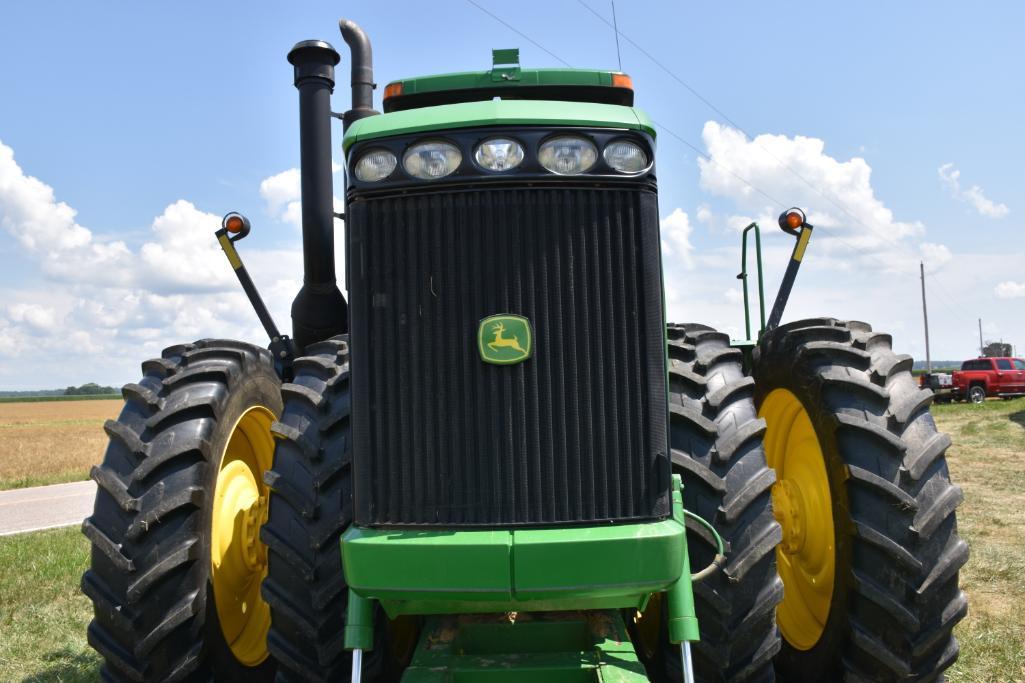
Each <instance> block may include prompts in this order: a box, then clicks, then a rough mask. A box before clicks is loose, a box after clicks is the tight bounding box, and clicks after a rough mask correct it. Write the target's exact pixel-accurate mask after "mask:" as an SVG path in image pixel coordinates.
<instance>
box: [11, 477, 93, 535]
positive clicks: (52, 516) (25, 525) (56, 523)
mask: <svg viewBox="0 0 1025 683" xmlns="http://www.w3.org/2000/svg"><path fill="white" fill-rule="evenodd" d="M95 497H96V484H95V483H93V482H92V481H76V482H72V483H70V484H54V485H53V486H34V487H32V488H30V489H15V490H13V491H0V536H9V535H10V534H20V533H23V532H26V531H39V530H41V529H54V528H56V527H61V526H72V525H74V524H81V523H82V520H83V519H85V518H86V517H88V516H89V515H91V514H92V513H93V499H94V498H95Z"/></svg>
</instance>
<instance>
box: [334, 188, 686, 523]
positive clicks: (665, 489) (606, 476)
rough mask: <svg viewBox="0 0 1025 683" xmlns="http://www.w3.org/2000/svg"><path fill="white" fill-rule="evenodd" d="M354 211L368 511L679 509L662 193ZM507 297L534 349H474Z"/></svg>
mask: <svg viewBox="0 0 1025 683" xmlns="http://www.w3.org/2000/svg"><path fill="white" fill-rule="evenodd" d="M347 218H348V226H347V230H348V234H349V286H350V315H351V348H352V367H353V422H354V463H353V466H354V473H355V482H356V483H355V519H356V522H357V524H360V525H363V526H378V525H397V526H403V525H431V526H443V527H454V526H542V525H552V524H568V523H587V522H599V521H608V520H613V521H620V520H638V519H651V518H657V517H663V516H665V515H667V514H668V513H669V462H668V458H667V455H666V452H667V443H666V442H667V437H666V409H665V370H664V343H663V329H664V328H663V315H662V286H661V266H660V257H659V243H658V214H657V205H656V199H655V193H654V192H652V191H650V190H642V189H540V188H538V189H490V190H473V189H467V190H464V191H459V190H452V191H447V192H443V193H436V194H424V195H411V196H402V197H387V198H369V199H359V198H357V199H353V200H352V201H351V202H350V204H349V207H348V217H347ZM502 313H510V314H517V315H522V316H525V317H526V318H528V319H529V320H530V322H531V324H532V326H533V333H534V351H533V356H532V357H531V358H529V359H528V360H526V361H524V362H522V363H519V364H516V365H508V366H496V365H490V364H487V363H485V362H483V361H482V360H481V358H480V355H479V352H478V349H477V328H478V325H479V322H480V320H481V319H483V318H485V317H487V316H489V315H494V314H502Z"/></svg>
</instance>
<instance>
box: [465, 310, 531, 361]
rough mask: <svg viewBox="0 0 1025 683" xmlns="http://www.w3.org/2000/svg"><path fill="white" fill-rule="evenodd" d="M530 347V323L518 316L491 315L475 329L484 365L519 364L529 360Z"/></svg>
mask: <svg viewBox="0 0 1025 683" xmlns="http://www.w3.org/2000/svg"><path fill="white" fill-rule="evenodd" d="M532 345H533V339H532V335H531V330H530V321H529V320H527V319H526V318H524V317H522V316H519V315H492V316H489V317H487V318H484V320H481V321H480V326H479V327H478V328H477V348H478V349H479V350H480V357H481V359H483V360H484V362H485V363H494V364H495V365H512V364H513V363H519V362H521V361H524V360H526V359H527V358H530V353H531V350H532V348H531V347H532Z"/></svg>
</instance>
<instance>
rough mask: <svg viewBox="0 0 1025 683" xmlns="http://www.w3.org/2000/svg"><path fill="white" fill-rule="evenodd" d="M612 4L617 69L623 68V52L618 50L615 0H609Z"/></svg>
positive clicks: (617, 23)
mask: <svg viewBox="0 0 1025 683" xmlns="http://www.w3.org/2000/svg"><path fill="white" fill-rule="evenodd" d="M609 2H610V4H611V5H612V31H613V33H615V34H616V61H617V62H619V70H620V71H622V70H623V54H622V53H621V52H620V51H619V22H618V21H616V0H609Z"/></svg>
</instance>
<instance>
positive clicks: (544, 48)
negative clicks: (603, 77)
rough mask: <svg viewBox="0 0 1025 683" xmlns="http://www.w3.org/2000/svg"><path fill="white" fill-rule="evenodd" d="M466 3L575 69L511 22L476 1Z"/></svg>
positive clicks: (469, 0)
mask: <svg viewBox="0 0 1025 683" xmlns="http://www.w3.org/2000/svg"><path fill="white" fill-rule="evenodd" d="M466 1H467V2H468V3H470V4H471V5H473V6H474V7H476V8H477V9H479V10H480V11H481V12H483V13H484V14H486V15H488V16H489V17H491V18H492V19H494V20H495V21H497V22H498V23H500V24H501V25H502V26H505V27H506V28H507V29H509V30H510V31H512V32H513V33H515V34H516V35H518V36H519V37H520V38H523V39H524V40H526V41H527V42H529V43H530V44H531V45H533V46H534V47H536V48H537V49H539V50H541V51H542V52H545V53H547V54H548V56H550V57H552V58H553V59H554V60H555V61H557V62H559V63H560V64H562V65H563V66H566V67H569V68H571V69H572V68H573V67H571V66H570V64H569V62H567V61H566V60H565V59H563V58H562V57H560V56H559V55H557V54H555V53H554V52H552V51H551V50H549V49H548V48H546V47H545V46H544V45H542V44H541V43H539V42H537V41H536V40H534V39H533V38H531V37H530V36H528V35H527V34H526V33H524V32H523V31H521V30H519V29H518V28H516V27H515V26H513V25H512V24H510V23H509V22H507V21H505V20H504V19H502V18H501V17H499V16H498V15H496V14H495V13H493V12H491V11H489V10H488V9H487V8H485V7H481V6H480V5H479V4H478V3H476V2H474V0H466Z"/></svg>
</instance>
